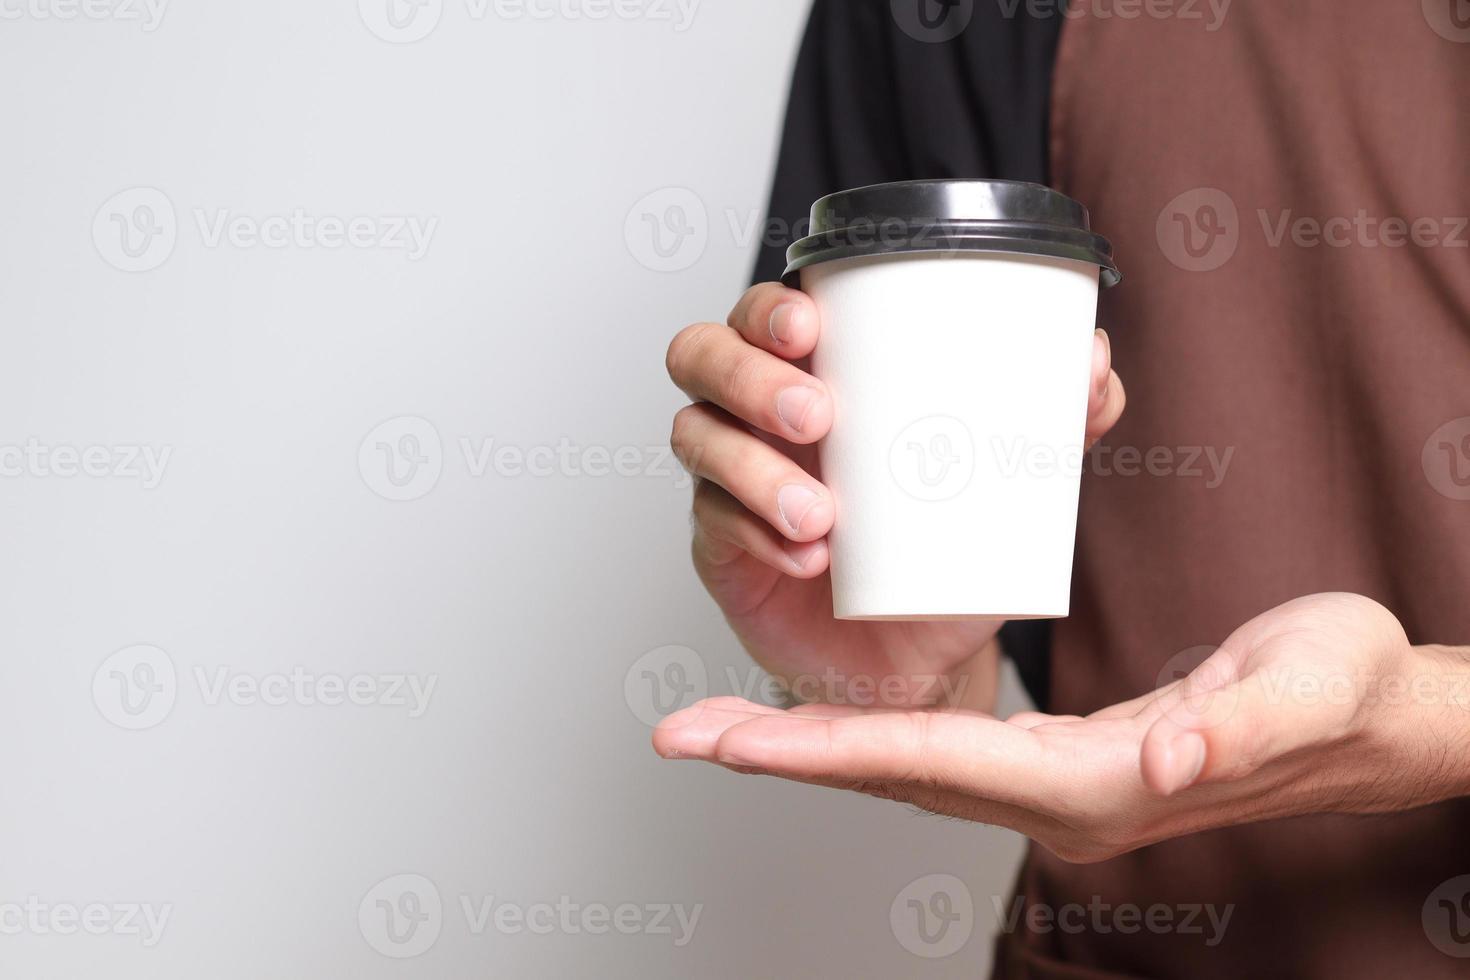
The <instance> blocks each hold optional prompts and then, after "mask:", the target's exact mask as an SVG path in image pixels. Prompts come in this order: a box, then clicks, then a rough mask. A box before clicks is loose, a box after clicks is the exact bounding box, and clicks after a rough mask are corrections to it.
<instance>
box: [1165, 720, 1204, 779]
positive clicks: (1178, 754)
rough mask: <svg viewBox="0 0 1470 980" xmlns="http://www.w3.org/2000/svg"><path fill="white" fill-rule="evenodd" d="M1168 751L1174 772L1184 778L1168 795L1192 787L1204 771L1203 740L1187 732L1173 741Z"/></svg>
mask: <svg viewBox="0 0 1470 980" xmlns="http://www.w3.org/2000/svg"><path fill="white" fill-rule="evenodd" d="M1170 750H1171V752H1172V753H1173V756H1174V771H1175V772H1176V773H1179V774H1181V775H1183V776H1184V778H1183V779H1182V780H1180V781H1178V782H1177V784H1176V785H1175V786H1173V787H1171V788H1170V790H1169V792H1170V793H1177V792H1179V791H1180V790H1183V789H1188V788H1189V787H1190V786H1192V785H1194V781H1195V780H1196V779H1198V778H1199V774H1200V773H1201V772H1202V771H1203V770H1204V768H1205V740H1204V739H1203V738H1200V737H1199V736H1198V735H1196V734H1195V733H1194V732H1187V733H1185V734H1183V735H1180V736H1178V737H1176V738H1175V739H1174V741H1173V743H1172V744H1171V745H1170Z"/></svg>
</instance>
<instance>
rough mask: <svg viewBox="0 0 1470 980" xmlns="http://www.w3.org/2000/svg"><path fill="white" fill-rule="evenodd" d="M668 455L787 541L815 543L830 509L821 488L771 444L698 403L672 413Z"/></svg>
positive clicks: (828, 525) (829, 499) (823, 530)
mask: <svg viewBox="0 0 1470 980" xmlns="http://www.w3.org/2000/svg"><path fill="white" fill-rule="evenodd" d="M670 441H671V443H672V444H673V447H674V454H675V455H676V456H678V458H679V461H680V462H682V463H683V464H684V466H685V467H686V468H688V470H689V472H690V473H692V474H694V475H695V476H696V477H699V478H701V479H705V480H710V481H713V482H714V483H717V484H719V485H720V486H722V487H724V488H725V489H726V490H728V491H729V492H730V493H731V494H733V495H734V497H735V499H737V500H739V501H740V502H741V503H742V504H744V505H745V506H746V507H747V508H749V509H750V510H752V511H754V512H755V513H756V514H757V515H759V516H760V517H761V518H762V519H763V520H764V521H765V522H766V523H767V524H769V525H770V526H771V527H773V528H775V529H776V530H777V531H779V532H780V533H781V534H782V535H784V536H785V537H787V538H790V539H791V540H792V541H816V540H818V539H820V538H824V537H826V536H827V532H828V531H830V530H832V519H833V516H834V515H835V513H836V511H835V509H834V507H833V504H832V495H831V494H830V493H828V492H827V488H826V487H825V486H823V485H822V484H821V483H819V482H818V481H817V480H815V479H813V478H812V476H811V475H810V474H809V473H807V471H806V470H804V469H802V468H801V467H800V466H798V465H796V463H795V462H794V461H793V460H792V459H791V458H790V457H789V456H787V455H785V454H784V453H782V452H781V451H780V450H779V449H776V448H775V447H774V446H771V445H770V444H768V443H766V442H764V441H762V440H761V439H759V438H757V437H756V436H755V435H754V434H753V433H751V432H750V431H749V430H748V429H746V428H745V427H744V426H742V425H740V424H738V423H737V422H735V420H734V419H732V418H731V417H730V416H729V415H728V414H726V413H725V412H724V411H723V410H722V409H718V408H715V407H714V406H712V405H710V404H708V403H704V402H701V403H699V404H697V405H689V406H687V407H685V408H682V409H680V410H679V412H678V414H676V415H675V416H674V433H673V436H672V438H671V440H670Z"/></svg>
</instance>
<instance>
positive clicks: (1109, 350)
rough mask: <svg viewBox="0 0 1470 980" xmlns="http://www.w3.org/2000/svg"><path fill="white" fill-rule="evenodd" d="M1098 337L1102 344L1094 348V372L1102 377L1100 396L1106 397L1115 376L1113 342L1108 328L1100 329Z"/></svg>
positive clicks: (1099, 387) (1098, 389) (1099, 388)
mask: <svg viewBox="0 0 1470 980" xmlns="http://www.w3.org/2000/svg"><path fill="white" fill-rule="evenodd" d="M1097 337H1098V339H1099V340H1101V341H1102V344H1101V345H1095V346H1094V347H1093V349H1092V373H1093V374H1094V375H1096V376H1097V377H1098V378H1099V379H1100V380H1099V381H1098V382H1097V394H1098V397H1099V398H1106V397H1107V394H1108V387H1109V386H1110V385H1111V383H1112V378H1113V342H1112V341H1111V340H1109V339H1108V332H1107V331H1106V330H1101V329H1100V330H1098V331H1097Z"/></svg>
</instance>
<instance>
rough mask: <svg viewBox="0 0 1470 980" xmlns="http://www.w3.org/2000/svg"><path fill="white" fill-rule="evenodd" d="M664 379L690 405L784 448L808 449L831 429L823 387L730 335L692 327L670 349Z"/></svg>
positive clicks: (721, 329) (709, 326) (716, 328)
mask: <svg viewBox="0 0 1470 980" xmlns="http://www.w3.org/2000/svg"><path fill="white" fill-rule="evenodd" d="M668 369H669V377H670V378H672V379H673V380H674V384H676V385H678V386H679V387H680V388H681V389H683V390H684V391H685V392H686V393H687V394H688V395H689V397H690V398H692V399H694V400H695V401H707V402H714V403H715V404H716V405H718V406H720V407H721V408H723V409H725V410H726V411H727V412H729V413H730V414H731V415H734V416H736V417H737V418H741V419H744V420H745V421H747V422H749V423H750V424H751V425H753V426H755V427H756V428H758V429H761V430H763V431H765V432H769V433H771V434H772V435H776V436H780V437H781V438H783V439H786V440H787V441H789V442H795V443H798V444H802V445H805V444H808V443H813V442H816V441H817V440H819V439H821V438H822V437H823V436H825V435H826V434H827V430H828V429H829V428H831V426H832V399H831V398H830V397H829V396H828V394H827V388H826V386H825V385H823V384H822V382H820V381H818V380H817V379H816V378H814V377H812V376H811V375H810V374H807V373H806V372H805V371H803V370H801V369H800V368H798V367H796V366H795V365H793V364H788V363H787V362H786V361H783V360H781V358H779V357H777V356H775V355H774V354H769V353H767V352H766V351H763V350H761V349H760V348H758V347H752V346H751V345H750V344H748V343H746V341H745V339H744V338H743V337H742V336H741V335H740V334H739V333H737V332H736V331H735V330H733V329H731V328H730V327H727V326H721V325H720V324H717V323H696V324H695V325H694V326H692V327H687V328H685V329H684V330H682V331H680V332H679V335H678V336H677V337H675V338H674V340H673V343H671V344H669V353H668Z"/></svg>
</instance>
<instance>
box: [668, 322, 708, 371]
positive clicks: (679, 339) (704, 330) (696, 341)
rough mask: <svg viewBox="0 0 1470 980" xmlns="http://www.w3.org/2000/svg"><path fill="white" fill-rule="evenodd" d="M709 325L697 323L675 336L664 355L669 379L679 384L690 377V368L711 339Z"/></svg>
mask: <svg viewBox="0 0 1470 980" xmlns="http://www.w3.org/2000/svg"><path fill="white" fill-rule="evenodd" d="M709 327H710V325H709V324H708V323H695V324H692V325H690V326H687V327H685V328H684V329H683V330H680V331H679V332H678V333H676V334H674V339H673V340H671V341H669V349H668V352H667V353H666V354H665V355H664V367H665V369H666V370H667V371H668V372H669V377H670V378H672V379H674V383H675V384H679V383H681V382H682V380H683V379H685V378H687V377H688V376H689V371H690V367H691V365H692V364H693V362H694V361H695V360H697V359H698V356H699V349H700V347H702V346H703V344H704V342H705V340H706V339H707V338H708V337H709Z"/></svg>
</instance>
